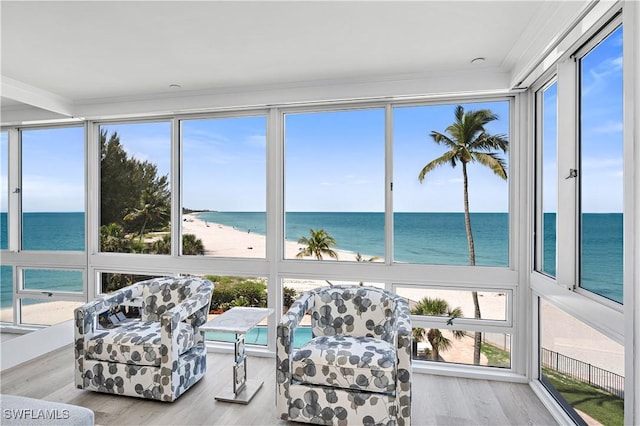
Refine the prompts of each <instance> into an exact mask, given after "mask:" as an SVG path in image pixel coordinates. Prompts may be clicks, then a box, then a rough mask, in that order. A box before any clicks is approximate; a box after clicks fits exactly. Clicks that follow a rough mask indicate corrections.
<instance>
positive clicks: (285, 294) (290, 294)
mask: <svg viewBox="0 0 640 426" xmlns="http://www.w3.org/2000/svg"><path fill="white" fill-rule="evenodd" d="M298 295H299V293H298V291H297V290H296V289H295V288H291V287H282V305H283V306H284V308H285V309H289V308H290V307H291V305H293V303H294V302H295V301H296V299H297V298H298Z"/></svg>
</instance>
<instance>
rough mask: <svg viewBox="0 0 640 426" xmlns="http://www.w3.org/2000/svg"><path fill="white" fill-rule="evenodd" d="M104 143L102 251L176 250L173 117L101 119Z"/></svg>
mask: <svg viewBox="0 0 640 426" xmlns="http://www.w3.org/2000/svg"><path fill="white" fill-rule="evenodd" d="M100 148H101V157H100V251H103V252H117V253H148V254H168V253H170V250H167V241H166V237H167V236H168V235H170V231H171V188H170V186H169V185H170V170H171V123H169V122H152V123H130V124H108V125H107V124H105V125H101V126H100ZM169 244H170V240H169ZM169 247H170V246H169Z"/></svg>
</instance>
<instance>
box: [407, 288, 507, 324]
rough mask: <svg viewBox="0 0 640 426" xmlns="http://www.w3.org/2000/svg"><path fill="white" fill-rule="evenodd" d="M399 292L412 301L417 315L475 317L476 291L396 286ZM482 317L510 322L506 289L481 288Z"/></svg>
mask: <svg viewBox="0 0 640 426" xmlns="http://www.w3.org/2000/svg"><path fill="white" fill-rule="evenodd" d="M396 293H397V294H398V295H400V296H402V297H404V298H406V299H408V300H409V307H410V308H411V310H412V313H413V314H416V315H427V316H436V317H440V316H444V317H452V316H453V317H458V318H474V317H475V303H474V296H473V292H472V291H466V290H442V289H439V288H432V289H426V288H416V287H396ZM476 294H477V299H478V309H479V311H480V315H479V318H481V319H484V320H494V321H506V318H507V294H506V292H491V291H478V292H476Z"/></svg>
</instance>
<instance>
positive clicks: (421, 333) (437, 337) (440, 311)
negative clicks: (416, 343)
mask: <svg viewBox="0 0 640 426" xmlns="http://www.w3.org/2000/svg"><path fill="white" fill-rule="evenodd" d="M411 313H412V314H414V315H429V316H448V317H449V323H452V321H453V320H454V319H455V318H461V317H463V316H464V315H463V314H462V309H461V308H460V307H459V306H458V307H456V308H454V309H451V308H450V307H449V304H448V303H447V301H446V300H444V299H439V298H431V297H425V298H423V299H422V300H420V301H419V302H418V304H417V305H416V306H414V307H413V308H412V309H411ZM452 333H453V337H455V338H456V339H462V338H463V337H464V332H463V331H460V330H452ZM413 337H414V339H416V340H422V339H424V338H425V337H426V338H427V341H428V342H429V344H430V345H431V359H432V360H434V361H438V360H439V359H440V352H445V351H447V350H449V349H451V346H452V343H451V340H449V339H448V338H447V337H445V336H444V335H443V334H442V332H441V331H440V330H439V329H437V328H432V329H430V330H429V331H426V330H425V329H424V328H419V327H416V328H414V329H413Z"/></svg>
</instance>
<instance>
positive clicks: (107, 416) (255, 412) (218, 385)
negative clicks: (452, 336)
mask: <svg viewBox="0 0 640 426" xmlns="http://www.w3.org/2000/svg"><path fill="white" fill-rule="evenodd" d="M231 366H232V356H231V354H218V353H210V354H209V355H208V358H207V373H206V375H205V377H204V378H203V379H202V380H201V381H200V382H199V383H197V384H196V385H195V386H194V387H193V388H191V389H190V390H189V391H188V392H187V393H185V394H184V395H183V396H182V397H180V398H179V399H178V400H176V401H175V402H173V403H162V402H157V401H149V400H144V399H139V398H131V397H123V396H115V395H108V394H102V393H97V392H90V391H83V390H78V389H76V388H75V387H74V385H73V348H72V347H70V346H68V347H64V348H62V349H59V350H57V351H54V352H51V353H49V354H47V355H45V356H43V357H40V358H37V359H35V360H33V361H31V362H28V363H26V364H23V365H20V366H17V367H14V368H11V369H9V370H7V371H5V372H3V373H2V376H1V383H0V391H1V392H2V393H5V394H13V395H22V396H28V397H32V398H40V399H45V400H48V401H57V402H64V403H67V404H74V405H80V406H83V407H87V408H90V409H91V410H93V411H94V413H95V421H96V424H98V425H201V424H207V425H224V426H227V425H229V426H232V425H238V426H240V425H277V426H282V425H287V424H288V423H287V422H285V421H282V420H279V419H277V418H276V409H275V389H276V388H275V360H274V359H273V358H264V357H249V358H248V377H249V378H252V379H260V380H264V385H263V387H262V389H260V391H259V392H258V393H257V394H256V396H255V397H254V399H253V400H252V401H251V403H250V404H249V405H241V404H232V403H225V402H220V401H216V400H215V399H214V396H215V395H216V394H217V393H218V392H219V391H220V390H222V389H223V388H224V387H225V386H227V385H228V384H229V383H231ZM412 386H413V388H412V390H413V391H412V415H413V422H412V424H413V425H415V426H422V425H425V426H427V425H545V426H546V425H556V424H557V423H556V422H555V421H554V420H553V417H551V415H550V414H549V413H548V411H547V410H546V409H545V408H544V406H543V405H542V403H541V402H540V401H539V400H538V399H537V398H536V396H535V395H534V393H533V391H532V390H531V389H530V388H529V386H527V385H525V384H515V383H504V382H494V381H487V380H475V379H464V378H457V377H445V376H435V375H427V374H414V375H413V383H412Z"/></svg>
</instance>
